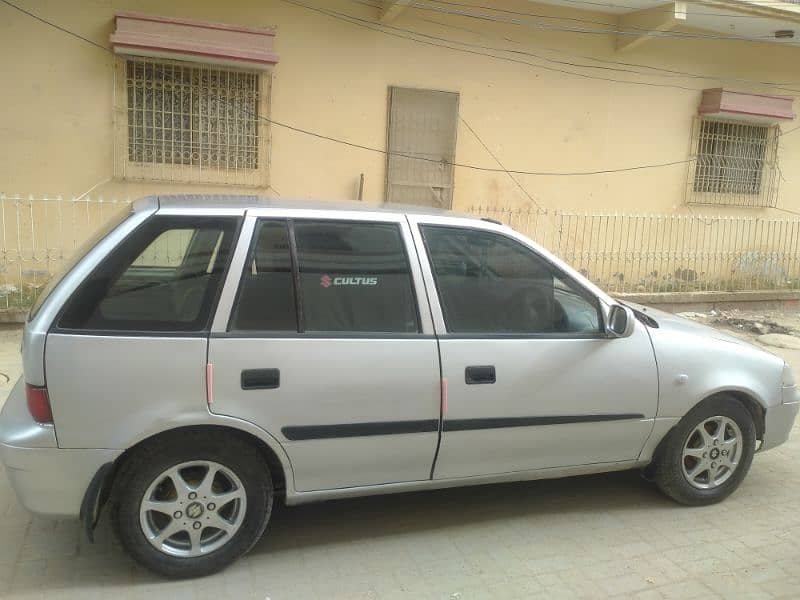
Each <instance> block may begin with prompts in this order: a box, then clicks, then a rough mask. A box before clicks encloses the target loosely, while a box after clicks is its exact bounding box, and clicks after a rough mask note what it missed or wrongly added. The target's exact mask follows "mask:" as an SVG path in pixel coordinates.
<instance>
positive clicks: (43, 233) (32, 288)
mask: <svg viewBox="0 0 800 600" xmlns="http://www.w3.org/2000/svg"><path fill="white" fill-rule="evenodd" d="M129 204H130V201H128V200H118V199H113V200H106V199H103V198H84V199H80V200H75V199H70V198H63V197H61V196H34V195H21V194H3V193H0V236H1V237H0V310H9V309H27V308H28V307H29V306H30V305H31V303H32V302H33V300H34V298H35V297H36V294H37V293H38V291H39V289H40V288H41V287H42V286H43V285H44V284H45V283H46V282H47V280H48V279H49V278H50V276H51V275H53V274H54V273H56V272H57V271H58V270H59V269H60V267H61V265H62V264H63V263H64V261H65V260H66V259H68V258H69V257H70V255H71V254H72V252H73V251H75V250H76V248H77V246H79V245H80V244H81V243H82V242H83V241H84V240H86V239H87V238H89V237H90V236H91V235H92V234H93V233H94V232H96V231H97V230H98V229H99V228H100V227H102V225H103V224H104V223H105V222H106V221H108V219H109V218H110V217H111V216H113V215H114V214H115V213H117V211H119V210H122V209H123V208H124V207H126V206H128V205H129Z"/></svg>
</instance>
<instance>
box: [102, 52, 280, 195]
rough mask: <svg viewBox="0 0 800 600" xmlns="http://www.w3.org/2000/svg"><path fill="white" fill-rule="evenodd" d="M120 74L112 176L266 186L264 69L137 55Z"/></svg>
mask: <svg viewBox="0 0 800 600" xmlns="http://www.w3.org/2000/svg"><path fill="white" fill-rule="evenodd" d="M118 74H119V76H118V82H117V89H116V98H117V102H118V103H121V104H119V105H118V106H117V110H116V112H115V115H116V118H117V120H118V123H117V126H116V134H117V149H116V153H117V157H116V161H115V163H116V164H115V168H116V175H117V176H119V177H121V178H123V179H151V180H160V181H182V182H195V183H218V184H227V183H230V184H237V185H245V186H262V187H263V186H266V185H267V183H268V182H267V179H266V175H267V168H266V163H267V155H268V146H267V144H268V128H267V125H266V122H265V121H264V120H263V119H260V118H259V115H263V114H265V113H266V112H268V97H269V87H268V86H269V79H270V78H269V75H268V74H263V73H260V72H256V71H247V70H240V69H233V68H229V67H220V66H217V65H210V64H196V63H189V62H181V61H171V60H162V59H153V58H145V57H135V56H134V57H126V58H123V59H120V62H119V63H118Z"/></svg>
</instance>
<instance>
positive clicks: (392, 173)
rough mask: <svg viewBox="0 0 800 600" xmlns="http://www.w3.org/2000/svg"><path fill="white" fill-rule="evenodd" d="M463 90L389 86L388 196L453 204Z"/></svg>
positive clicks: (409, 201) (404, 200)
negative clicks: (442, 90) (461, 94)
mask: <svg viewBox="0 0 800 600" xmlns="http://www.w3.org/2000/svg"><path fill="white" fill-rule="evenodd" d="M457 129H458V94H455V93H451V92H439V91H435V90H418V89H409V88H399V87H392V88H390V89H389V134H388V142H389V155H388V157H387V164H386V200H387V201H388V202H399V203H402V204H421V205H425V206H436V207H441V208H450V207H451V206H452V204H453V162H454V160H455V154H456V132H457Z"/></svg>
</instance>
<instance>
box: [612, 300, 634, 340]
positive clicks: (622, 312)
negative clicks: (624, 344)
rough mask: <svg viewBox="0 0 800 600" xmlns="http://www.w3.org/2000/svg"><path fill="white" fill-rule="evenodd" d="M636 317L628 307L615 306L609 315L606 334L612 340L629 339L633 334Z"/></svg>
mask: <svg viewBox="0 0 800 600" xmlns="http://www.w3.org/2000/svg"><path fill="white" fill-rule="evenodd" d="M635 319H636V317H635V316H634V314H633V311H632V310H631V309H630V308H628V307H627V306H622V305H621V304H615V305H614V306H612V307H611V310H610V311H609V313H608V322H607V323H606V334H607V335H608V337H610V338H622V337H628V336H629V335H631V334H632V333H633V328H634V326H635V324H636V323H635Z"/></svg>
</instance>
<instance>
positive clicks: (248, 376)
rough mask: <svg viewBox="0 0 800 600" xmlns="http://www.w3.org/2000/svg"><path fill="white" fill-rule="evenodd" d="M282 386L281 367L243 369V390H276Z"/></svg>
mask: <svg viewBox="0 0 800 600" xmlns="http://www.w3.org/2000/svg"><path fill="white" fill-rule="evenodd" d="M280 386H281V372H280V369H245V370H244V371H242V389H243V390H274V389H276V388H279V387H280Z"/></svg>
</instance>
